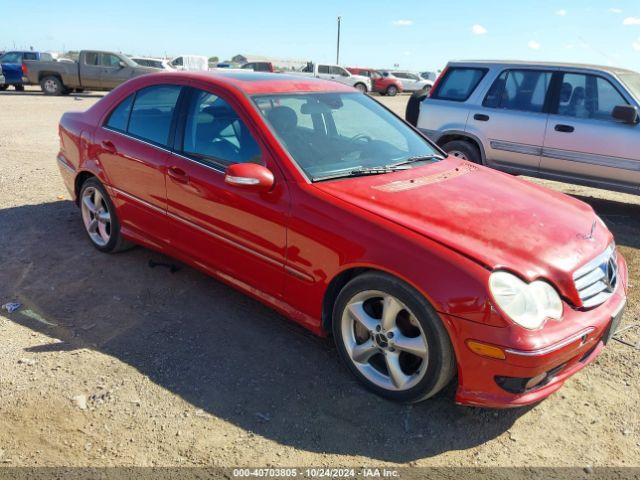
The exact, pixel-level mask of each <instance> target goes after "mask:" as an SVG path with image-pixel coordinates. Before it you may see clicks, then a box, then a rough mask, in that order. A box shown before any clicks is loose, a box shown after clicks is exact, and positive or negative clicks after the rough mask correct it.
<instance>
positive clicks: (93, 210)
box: [81, 187, 111, 247]
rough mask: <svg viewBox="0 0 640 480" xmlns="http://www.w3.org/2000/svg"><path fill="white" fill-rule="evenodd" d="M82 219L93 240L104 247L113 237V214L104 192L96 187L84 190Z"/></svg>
mask: <svg viewBox="0 0 640 480" xmlns="http://www.w3.org/2000/svg"><path fill="white" fill-rule="evenodd" d="M81 210H82V221H83V222H84V227H85V229H86V230H87V233H88V234H89V238H91V241H92V242H93V243H95V244H96V245H98V246H99V247H104V246H105V245H106V244H107V243H109V240H110V239H111V214H110V213H109V207H108V206H107V203H106V202H105V199H104V197H103V196H102V193H100V191H99V190H98V189H97V188H95V187H87V188H85V189H84V190H83V191H82V199H81Z"/></svg>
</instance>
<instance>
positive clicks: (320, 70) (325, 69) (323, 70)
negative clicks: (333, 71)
mask: <svg viewBox="0 0 640 480" xmlns="http://www.w3.org/2000/svg"><path fill="white" fill-rule="evenodd" d="M318 73H326V74H328V73H329V65H318Z"/></svg>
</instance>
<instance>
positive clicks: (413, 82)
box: [382, 70, 433, 92]
mask: <svg viewBox="0 0 640 480" xmlns="http://www.w3.org/2000/svg"><path fill="white" fill-rule="evenodd" d="M382 76H383V77H392V78H397V79H398V80H399V81H400V83H402V89H403V90H404V91H405V92H417V91H419V90H426V91H429V90H431V87H433V82H432V81H431V80H425V79H423V78H421V77H420V75H418V74H417V73H413V72H404V71H391V70H386V71H383V72H382Z"/></svg>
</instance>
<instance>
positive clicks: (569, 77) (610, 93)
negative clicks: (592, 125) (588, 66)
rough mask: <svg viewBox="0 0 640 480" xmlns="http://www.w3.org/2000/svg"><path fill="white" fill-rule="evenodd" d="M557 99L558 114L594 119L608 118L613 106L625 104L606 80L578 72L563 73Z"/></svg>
mask: <svg viewBox="0 0 640 480" xmlns="http://www.w3.org/2000/svg"><path fill="white" fill-rule="evenodd" d="M559 100H560V101H559V104H558V114H560V115H567V116H569V117H577V118H591V119H596V120H610V119H611V112H612V111H613V108H614V107H615V106H617V105H626V104H627V101H626V100H625V99H624V98H623V97H622V95H620V93H619V92H618V91H617V90H616V89H615V87H614V86H613V85H611V83H610V82H609V81H608V80H605V79H604V78H601V77H597V76H595V75H584V74H579V73H565V74H564V76H563V79H562V86H561V89H560V99H559Z"/></svg>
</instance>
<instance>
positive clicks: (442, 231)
mask: <svg viewBox="0 0 640 480" xmlns="http://www.w3.org/2000/svg"><path fill="white" fill-rule="evenodd" d="M314 185H315V186H316V187H317V188H319V189H320V190H322V191H324V192H326V193H328V194H331V195H333V196H334V197H337V198H339V199H341V200H343V201H345V202H348V203H350V204H352V205H355V206H357V207H360V208H362V209H365V210H367V211H369V212H372V213H374V214H377V215H379V216H380V217H384V218H385V219H387V220H390V221H392V222H395V223H397V224H400V225H403V226H405V227H406V228H408V229H410V230H413V231H415V232H417V233H419V234H421V235H423V236H425V237H428V238H430V239H432V240H434V241H436V242H439V243H441V244H444V245H446V246H448V247H449V248H451V249H453V250H456V251H457V252H459V253H461V254H462V255H464V256H466V257H469V258H471V259H474V260H475V261H477V262H479V263H481V264H482V265H484V266H486V267H487V268H489V269H498V268H505V269H509V270H512V271H514V272H515V273H517V274H519V275H520V276H521V277H524V278H525V279H527V280H529V281H531V280H534V279H536V278H546V279H548V280H550V281H551V282H553V283H555V284H556V285H557V286H558V287H559V289H560V290H561V291H563V292H564V294H565V295H566V296H568V297H569V298H575V296H576V294H577V292H576V291H575V288H574V286H573V281H572V273H573V271H574V270H575V269H576V268H578V267H579V266H581V265H583V264H585V263H586V262H587V261H589V260H591V259H592V258H594V257H595V256H597V255H598V254H600V253H602V252H603V251H604V250H605V249H606V247H607V245H608V244H609V243H610V242H611V241H612V236H611V233H610V232H609V231H608V230H607V229H606V228H605V227H604V226H603V224H602V223H600V221H599V220H598V217H597V216H596V215H595V213H594V212H593V209H592V208H591V207H590V206H589V205H587V204H585V203H583V202H581V201H578V200H576V199H574V198H572V197H569V196H567V195H564V194H561V193H558V192H555V191H552V190H549V189H546V188H544V187H541V186H538V185H535V184H533V183H531V182H528V181H526V180H520V179H517V178H515V177H512V176H510V175H507V174H505V173H501V172H497V171H495V170H490V169H488V168H486V167H482V166H478V165H474V164H472V163H469V162H466V161H463V160H459V159H456V158H453V157H449V158H447V159H445V160H442V161H439V162H436V163H433V164H429V165H425V166H422V167H416V168H411V169H408V170H404V171H400V172H394V173H390V174H384V175H374V176H366V177H355V178H347V179H341V180H334V181H328V182H319V183H316V184H314Z"/></svg>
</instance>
